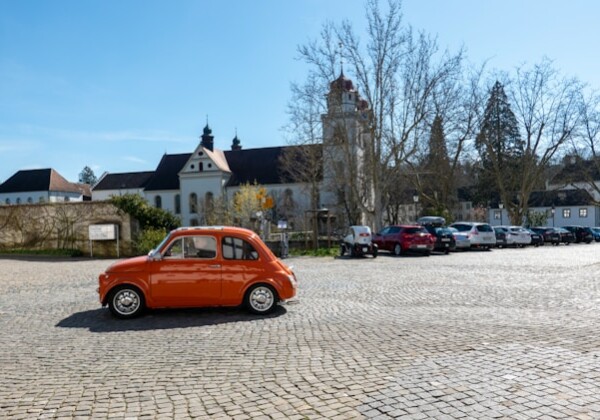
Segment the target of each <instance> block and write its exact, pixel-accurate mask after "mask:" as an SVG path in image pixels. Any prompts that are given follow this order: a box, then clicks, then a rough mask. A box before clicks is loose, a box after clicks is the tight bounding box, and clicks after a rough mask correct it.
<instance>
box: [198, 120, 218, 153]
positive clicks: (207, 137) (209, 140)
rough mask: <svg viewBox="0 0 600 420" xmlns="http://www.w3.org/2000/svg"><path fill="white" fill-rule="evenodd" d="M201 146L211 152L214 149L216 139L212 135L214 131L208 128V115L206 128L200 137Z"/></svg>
mask: <svg viewBox="0 0 600 420" xmlns="http://www.w3.org/2000/svg"><path fill="white" fill-rule="evenodd" d="M200 139H201V141H200V145H201V146H202V147H204V148H206V149H208V150H210V151H211V152H212V151H213V148H214V139H215V137H214V136H213V135H212V130H211V129H210V127H209V126H208V115H207V116H206V126H205V127H204V130H203V133H202V136H201V137H200Z"/></svg>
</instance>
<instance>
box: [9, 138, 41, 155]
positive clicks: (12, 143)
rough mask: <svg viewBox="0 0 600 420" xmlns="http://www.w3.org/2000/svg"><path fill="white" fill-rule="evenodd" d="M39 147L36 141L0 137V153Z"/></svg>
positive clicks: (25, 150) (26, 150)
mask: <svg viewBox="0 0 600 420" xmlns="http://www.w3.org/2000/svg"><path fill="white" fill-rule="evenodd" d="M37 147H39V145H38V143H37V142H33V141H29V140H8V139H1V138H0V153H7V152H29V151H32V150H35V149H36V148H37Z"/></svg>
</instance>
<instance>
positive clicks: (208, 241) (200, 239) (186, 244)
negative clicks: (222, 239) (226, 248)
mask: <svg viewBox="0 0 600 420" xmlns="http://www.w3.org/2000/svg"><path fill="white" fill-rule="evenodd" d="M183 251H184V256H185V258H203V259H212V258H215V257H216V256H217V240H216V239H215V238H214V237H212V236H204V235H198V236H186V237H185V238H183Z"/></svg>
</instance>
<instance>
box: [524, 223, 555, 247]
mask: <svg viewBox="0 0 600 420" xmlns="http://www.w3.org/2000/svg"><path fill="white" fill-rule="evenodd" d="M531 230H532V231H534V232H536V233H539V234H540V235H542V237H543V238H544V243H546V244H552V245H558V244H560V243H561V236H560V233H559V232H558V231H557V230H556V229H555V228H553V227H547V226H536V227H532V228H531Z"/></svg>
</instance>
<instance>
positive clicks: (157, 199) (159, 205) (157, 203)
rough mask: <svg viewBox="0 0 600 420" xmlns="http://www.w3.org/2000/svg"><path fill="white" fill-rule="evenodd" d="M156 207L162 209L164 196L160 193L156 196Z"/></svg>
mask: <svg viewBox="0 0 600 420" xmlns="http://www.w3.org/2000/svg"><path fill="white" fill-rule="evenodd" d="M154 207H156V208H157V209H162V197H161V196H160V195H157V196H155V197H154Z"/></svg>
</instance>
